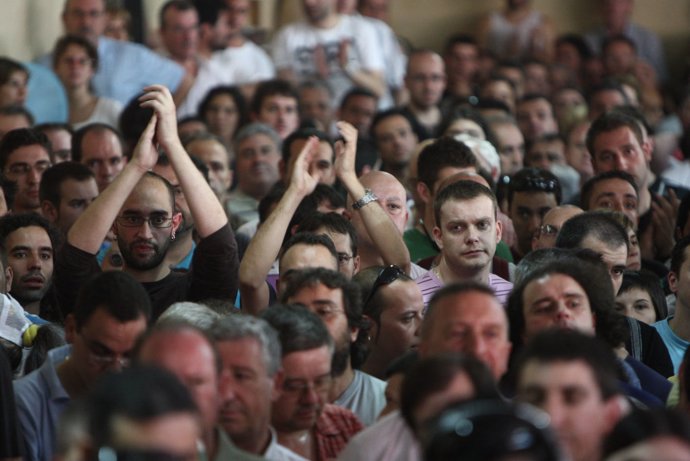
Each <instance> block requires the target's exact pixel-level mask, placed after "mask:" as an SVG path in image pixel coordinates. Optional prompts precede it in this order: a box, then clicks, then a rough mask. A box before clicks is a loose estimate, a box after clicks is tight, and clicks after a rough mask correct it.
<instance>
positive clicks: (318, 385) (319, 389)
mask: <svg viewBox="0 0 690 461" xmlns="http://www.w3.org/2000/svg"><path fill="white" fill-rule="evenodd" d="M332 382H333V378H332V377H331V376H330V375H327V376H321V377H319V378H316V379H315V380H314V381H311V382H310V381H307V380H305V379H290V378H287V379H285V381H284V383H283V391H284V392H286V393H290V394H298V395H302V394H304V392H305V391H308V390H310V389H314V392H316V393H317V394H320V393H323V392H328V391H329V390H330V389H331V383H332Z"/></svg>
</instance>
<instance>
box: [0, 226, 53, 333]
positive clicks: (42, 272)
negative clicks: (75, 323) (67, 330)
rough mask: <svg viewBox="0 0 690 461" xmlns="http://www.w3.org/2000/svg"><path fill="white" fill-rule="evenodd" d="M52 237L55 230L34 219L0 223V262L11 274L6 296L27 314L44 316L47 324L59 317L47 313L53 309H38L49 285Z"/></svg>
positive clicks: (51, 272)
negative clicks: (0, 257) (47, 318)
mask: <svg viewBox="0 0 690 461" xmlns="http://www.w3.org/2000/svg"><path fill="white" fill-rule="evenodd" d="M56 236H57V233H56V231H55V229H53V228H52V227H50V225H49V224H48V222H47V221H46V220H45V219H44V218H43V217H41V216H38V215H33V214H9V215H5V216H4V217H3V218H2V219H0V240H1V243H2V252H3V259H4V260H5V261H6V264H7V267H8V268H9V269H10V270H11V272H10V274H11V277H10V278H9V281H8V282H9V284H10V285H11V288H10V294H11V295H12V296H14V297H15V298H16V299H17V301H19V303H20V304H21V305H22V307H24V309H25V310H26V311H27V312H29V313H31V314H35V315H44V316H46V317H49V318H50V320H54V319H57V318H59V317H60V315H59V312H57V311H56V312H50V310H51V309H50V307H53V308H54V307H56V306H50V305H49V304H44V305H43V306H42V300H43V298H44V297H45V295H46V293H47V292H48V289H49V288H50V286H51V285H52V282H53V256H54V254H53V252H54V244H53V239H55V238H56ZM48 299H49V298H47V299H46V301H48ZM53 315H57V316H58V317H55V318H54V317H53Z"/></svg>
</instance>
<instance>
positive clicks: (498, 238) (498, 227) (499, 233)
mask: <svg viewBox="0 0 690 461" xmlns="http://www.w3.org/2000/svg"><path fill="white" fill-rule="evenodd" d="M501 237H503V223H502V222H501V221H499V220H498V219H496V243H498V242H500V241H501Z"/></svg>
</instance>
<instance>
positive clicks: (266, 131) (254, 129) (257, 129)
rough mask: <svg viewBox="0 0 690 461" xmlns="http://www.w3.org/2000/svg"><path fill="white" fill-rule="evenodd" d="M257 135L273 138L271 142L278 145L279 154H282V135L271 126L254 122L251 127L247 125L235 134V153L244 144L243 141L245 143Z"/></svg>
mask: <svg viewBox="0 0 690 461" xmlns="http://www.w3.org/2000/svg"><path fill="white" fill-rule="evenodd" d="M257 134H263V135H266V136H268V137H269V138H271V141H273V143H274V144H275V145H276V148H277V150H278V152H280V150H281V149H282V147H283V140H282V139H280V135H279V134H278V132H277V131H276V130H274V129H273V128H271V126H270V125H267V124H265V123H258V122H254V123H250V124H249V125H245V126H244V127H242V129H240V131H238V132H237V133H236V134H235V141H234V146H233V147H234V149H235V153H237V152H238V151H239V146H240V144H242V141H244V140H245V139H247V138H251V137H252V136H256V135H257Z"/></svg>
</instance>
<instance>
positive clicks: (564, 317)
mask: <svg viewBox="0 0 690 461" xmlns="http://www.w3.org/2000/svg"><path fill="white" fill-rule="evenodd" d="M569 319H570V310H569V309H568V307H567V306H566V305H565V303H563V302H559V303H558V310H557V311H556V320H557V321H558V323H559V325H563V324H565V323H566V322H567V321H568V320H569Z"/></svg>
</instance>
